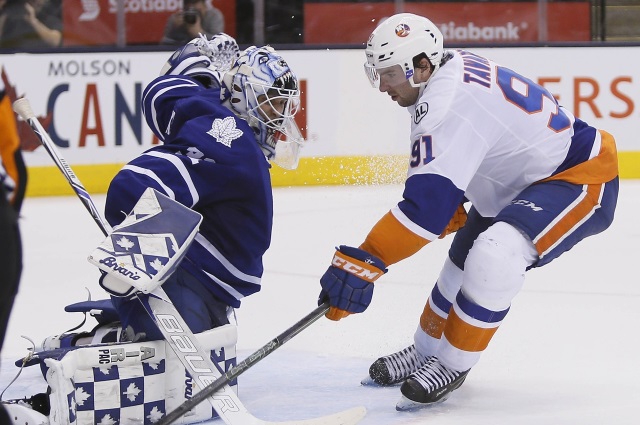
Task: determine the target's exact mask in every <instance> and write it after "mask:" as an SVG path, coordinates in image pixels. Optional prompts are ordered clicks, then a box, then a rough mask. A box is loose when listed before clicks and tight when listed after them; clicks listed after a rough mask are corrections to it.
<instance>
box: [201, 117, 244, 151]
mask: <svg viewBox="0 0 640 425" xmlns="http://www.w3.org/2000/svg"><path fill="white" fill-rule="evenodd" d="M207 134H208V135H210V136H212V137H213V138H214V139H216V142H219V143H222V144H223V145H225V146H227V147H231V142H233V141H234V140H235V139H237V138H238V137H240V136H242V130H238V129H237V128H236V120H235V119H233V117H226V118H225V119H220V118H216V119H215V120H213V123H212V124H211V130H209V131H207Z"/></svg>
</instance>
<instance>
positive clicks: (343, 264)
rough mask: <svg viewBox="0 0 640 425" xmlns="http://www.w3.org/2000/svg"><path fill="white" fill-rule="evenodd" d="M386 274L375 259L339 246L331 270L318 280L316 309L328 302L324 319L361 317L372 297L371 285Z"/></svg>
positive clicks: (362, 252)
mask: <svg viewBox="0 0 640 425" xmlns="http://www.w3.org/2000/svg"><path fill="white" fill-rule="evenodd" d="M386 272H387V269H386V266H385V264H384V263H383V262H382V260H380V259H379V258H378V257H375V256H373V255H371V254H369V253H368V252H367V251H364V250H362V249H359V248H353V247H350V246H345V245H341V246H340V247H338V248H337V251H336V253H335V254H334V256H333V260H332V261H331V266H330V267H329V268H328V269H327V271H326V272H325V274H324V275H323V276H322V278H321V279H320V286H322V291H321V292H320V296H319V298H318V305H320V304H322V303H324V302H326V301H327V300H328V301H329V305H330V306H331V307H330V308H329V311H328V312H327V314H326V317H327V318H328V319H330V320H340V319H342V318H344V317H347V316H348V315H349V314H351V313H362V312H363V311H365V310H366V309H367V307H369V304H370V303H371V298H372V296H373V282H375V281H376V279H378V278H379V277H380V276H382V275H383V274H385V273H386Z"/></svg>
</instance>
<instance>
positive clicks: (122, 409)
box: [43, 325, 237, 425]
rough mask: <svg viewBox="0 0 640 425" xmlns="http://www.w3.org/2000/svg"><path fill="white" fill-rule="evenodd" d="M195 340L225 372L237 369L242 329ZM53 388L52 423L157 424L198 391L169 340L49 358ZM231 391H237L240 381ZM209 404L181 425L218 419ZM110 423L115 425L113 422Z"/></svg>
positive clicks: (108, 346) (218, 331) (223, 330)
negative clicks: (236, 351) (232, 368)
mask: <svg viewBox="0 0 640 425" xmlns="http://www.w3.org/2000/svg"><path fill="white" fill-rule="evenodd" d="M196 337H197V338H198V340H199V341H200V343H201V344H202V345H203V347H204V348H205V350H211V355H212V360H213V361H214V363H215V364H216V365H217V366H218V368H219V369H220V371H221V373H222V372H224V371H226V370H228V369H230V368H231V367H233V366H235V364H236V353H235V344H236V341H237V331H236V327H235V326H234V325H226V326H221V327H219V328H215V329H212V330H209V331H206V332H203V333H200V334H197V335H196ZM43 371H44V374H45V379H46V380H47V383H48V384H49V386H50V388H51V394H50V396H49V400H50V403H51V413H50V418H49V419H50V422H51V424H52V425H53V424H65V425H67V424H70V425H93V424H96V423H139V424H152V423H154V422H156V421H157V420H158V419H160V418H161V417H163V416H164V415H166V414H167V412H170V411H172V410H174V409H175V408H177V407H178V406H179V405H180V404H182V403H183V402H184V401H185V400H187V399H188V398H191V397H192V396H193V394H195V393H196V392H197V391H198V388H197V387H196V385H195V383H194V382H193V380H192V379H191V377H190V376H189V375H188V374H187V372H186V370H185V369H184V367H183V366H182V364H181V363H180V361H179V360H178V358H177V357H176V356H175V354H174V353H173V351H172V350H171V348H170V347H169V346H168V345H167V343H166V342H165V341H148V342H141V343H124V344H102V345H93V346H87V347H82V348H78V349H75V350H72V351H68V352H67V353H66V354H65V355H64V356H63V357H62V358H58V359H55V358H46V359H44V365H43ZM230 386H231V388H232V389H234V390H235V391H237V385H236V383H231V385H230ZM214 415H215V411H214V410H213V408H212V407H211V405H210V404H209V403H200V404H199V405H197V406H196V407H194V409H193V410H191V411H190V412H188V413H187V414H185V415H184V417H182V418H181V419H180V420H179V421H178V422H177V423H193V422H199V421H203V420H207V419H210V418H212V417H214ZM109 421H111V422H109Z"/></svg>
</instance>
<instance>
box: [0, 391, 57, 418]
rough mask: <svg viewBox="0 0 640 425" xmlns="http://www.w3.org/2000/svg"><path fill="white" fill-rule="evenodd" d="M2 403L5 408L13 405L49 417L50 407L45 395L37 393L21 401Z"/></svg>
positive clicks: (4, 401) (5, 401)
mask: <svg viewBox="0 0 640 425" xmlns="http://www.w3.org/2000/svg"><path fill="white" fill-rule="evenodd" d="M2 403H3V404H4V405H5V406H7V405H10V404H15V405H19V406H24V407H28V408H30V409H32V410H35V411H36V412H38V413H41V414H43V415H44V416H49V412H50V411H51V405H50V404H49V396H48V395H47V394H45V393H38V394H36V395H33V396H31V397H25V398H21V399H15V400H3V401H2Z"/></svg>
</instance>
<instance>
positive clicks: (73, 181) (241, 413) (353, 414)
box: [13, 97, 366, 425]
mask: <svg viewBox="0 0 640 425" xmlns="http://www.w3.org/2000/svg"><path fill="white" fill-rule="evenodd" d="M13 110H14V111H15V112H16V113H17V114H18V115H20V117H22V119H23V120H25V121H26V122H27V123H28V124H29V126H30V127H31V129H32V130H33V131H34V133H35V134H36V136H38V138H39V139H40V141H41V142H42V145H43V146H44V148H45V150H46V151H47V153H48V154H49V156H50V157H51V158H52V159H53V161H54V163H55V164H56V165H57V166H58V168H59V169H60V171H61V172H62V174H63V175H64V176H65V178H66V179H67V181H68V182H69V184H70V185H71V188H72V189H73V190H74V192H75V193H76V195H78V197H79V198H80V200H81V201H82V203H83V204H84V206H85V207H86V209H87V211H89V213H90V214H91V216H92V217H93V219H94V221H95V222H96V224H97V225H98V227H100V230H102V232H103V233H104V235H105V236H106V235H108V234H109V232H110V231H111V226H109V225H108V223H106V222H105V221H104V219H103V218H102V216H101V215H100V213H99V212H98V209H97V208H96V206H95V204H94V203H93V200H92V199H91V196H90V195H89V193H88V192H87V190H86V189H85V188H84V186H83V185H82V183H81V182H80V180H79V179H78V177H77V176H76V175H75V173H74V172H73V170H72V169H71V167H70V166H69V164H68V163H67V162H66V161H65V159H64V158H63V157H62V156H61V155H60V153H59V152H58V150H57V149H56V146H55V144H54V143H53V140H51V137H50V136H49V134H48V133H47V132H46V130H45V129H44V128H43V127H42V125H41V124H40V122H39V121H38V119H37V118H36V116H35V114H34V113H33V110H32V109H31V105H30V103H29V100H28V99H27V98H25V97H23V98H20V99H18V100H16V101H15V102H14V103H13ZM137 298H138V300H139V301H140V303H141V304H142V306H143V307H144V308H145V310H146V311H147V313H148V314H149V315H150V317H151V318H152V319H153V321H154V322H155V323H156V324H157V325H158V328H159V329H160V331H161V332H162V335H163V337H164V339H165V341H166V343H167V344H169V346H170V347H171V349H172V350H173V351H174V352H175V354H176V356H177V357H178V359H179V360H180V362H181V363H182V365H183V366H184V367H185V369H186V370H187V371H188V373H189V374H190V375H191V377H192V378H193V380H194V381H195V383H196V385H197V386H198V387H199V388H200V390H203V389H204V388H205V387H206V386H207V385H208V384H210V383H213V382H215V380H216V379H218V378H220V377H221V373H220V372H219V371H218V369H217V367H216V366H215V365H214V364H213V361H212V360H211V358H210V357H209V356H208V355H207V354H205V351H204V349H203V348H202V347H201V345H200V343H199V342H198V341H197V340H196V338H195V337H194V335H193V333H192V332H191V330H190V329H189V327H188V326H187V325H186V323H185V322H184V320H183V319H182V316H181V315H180V313H179V312H178V311H177V310H176V308H175V306H174V305H173V303H172V302H171V300H170V299H169V298H168V297H167V294H166V293H165V292H164V290H163V289H162V288H161V287H158V288H157V289H156V290H154V291H153V292H151V293H150V294H142V293H138V294H137ZM311 323H312V322H309V324H311ZM302 329H304V328H301V329H300V330H302ZM291 337H293V335H291ZM263 357H264V356H262V357H260V358H263ZM258 360H259V359H258ZM258 360H256V361H254V362H253V363H252V364H254V363H255V362H257V361H258ZM208 400H209V401H210V403H211V405H212V407H213V408H214V409H215V411H216V413H217V414H218V415H219V416H220V418H222V420H223V421H224V422H225V423H226V424H228V425H296V424H299V425H354V424H356V423H358V422H359V421H360V420H361V419H362V418H363V417H364V416H365V414H366V409H365V408H364V407H362V406H360V407H355V408H352V409H348V410H345V411H342V412H339V413H336V414H333V415H328V416H323V417H320V418H314V419H308V420H302V421H292V422H268V421H263V420H261V419H258V418H256V417H255V416H253V415H252V414H251V413H250V412H249V411H248V410H247V408H246V407H245V406H244V405H243V404H242V402H241V401H240V399H239V398H238V396H237V394H236V393H235V392H234V391H233V390H231V388H229V386H227V385H223V386H222V388H221V389H219V390H218V391H217V392H216V393H215V394H213V395H211V396H209V397H208Z"/></svg>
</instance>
